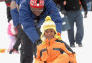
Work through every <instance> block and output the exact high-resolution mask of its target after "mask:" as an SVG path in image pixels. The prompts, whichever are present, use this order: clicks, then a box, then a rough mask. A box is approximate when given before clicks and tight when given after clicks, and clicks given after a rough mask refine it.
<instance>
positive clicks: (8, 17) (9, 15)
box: [7, 7, 12, 22]
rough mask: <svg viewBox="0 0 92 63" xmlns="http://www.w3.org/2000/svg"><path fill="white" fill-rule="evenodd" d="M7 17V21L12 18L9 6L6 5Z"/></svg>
mask: <svg viewBox="0 0 92 63" xmlns="http://www.w3.org/2000/svg"><path fill="white" fill-rule="evenodd" d="M7 19H8V22H9V21H10V20H11V19H12V17H11V14H10V7H7Z"/></svg>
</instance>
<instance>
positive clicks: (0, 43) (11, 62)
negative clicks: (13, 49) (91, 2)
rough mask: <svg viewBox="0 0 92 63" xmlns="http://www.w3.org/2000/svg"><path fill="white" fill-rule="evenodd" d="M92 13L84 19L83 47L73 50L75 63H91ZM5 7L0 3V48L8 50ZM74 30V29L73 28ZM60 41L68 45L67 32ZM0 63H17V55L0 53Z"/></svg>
mask: <svg viewBox="0 0 92 63" xmlns="http://www.w3.org/2000/svg"><path fill="white" fill-rule="evenodd" d="M91 20H92V12H88V17H87V18H84V21H83V22H84V34H85V35H84V38H83V47H81V48H80V47H78V46H77V45H76V47H75V48H73V50H74V51H75V52H76V58H77V63H92V60H91V58H92V50H91V48H92V42H91V41H92V40H91V39H92V36H91V35H92V28H91V27H92V21H91ZM7 25H8V23H7V17H6V5H5V3H4V2H2V3H0V48H6V49H7V48H8V45H9V40H8V36H7ZM75 28H76V27H75ZM62 39H63V40H64V41H66V42H67V43H68V44H69V42H68V38H67V32H66V31H65V32H63V33H62ZM0 63H19V54H8V53H7V51H6V53H0Z"/></svg>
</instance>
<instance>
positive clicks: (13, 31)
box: [8, 20, 17, 52]
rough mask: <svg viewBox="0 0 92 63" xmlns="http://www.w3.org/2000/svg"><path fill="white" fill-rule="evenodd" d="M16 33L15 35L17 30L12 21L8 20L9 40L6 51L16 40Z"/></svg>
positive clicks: (9, 49)
mask: <svg viewBox="0 0 92 63" xmlns="http://www.w3.org/2000/svg"><path fill="white" fill-rule="evenodd" d="M16 35H17V30H16V29H15V28H14V25H13V21H12V20H10V21H9V24H8V36H9V40H10V44H9V48H8V52H10V51H11V50H12V49H13V45H14V44H15V42H16Z"/></svg>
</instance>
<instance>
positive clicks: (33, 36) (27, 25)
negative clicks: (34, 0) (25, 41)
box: [19, 1, 40, 43]
mask: <svg viewBox="0 0 92 63" xmlns="http://www.w3.org/2000/svg"><path fill="white" fill-rule="evenodd" d="M31 15H32V13H31V12H30V7H29V6H28V4H27V2H26V1H25V2H24V3H22V4H21V7H20V10H19V16H20V19H19V20H20V23H21V24H22V25H23V30H24V32H25V33H26V34H27V35H28V37H29V39H30V40H31V41H32V42H33V43H34V42H35V41H36V40H38V39H40V36H39V34H38V32H37V30H36V28H35V26H34V20H33V18H32V16H31Z"/></svg>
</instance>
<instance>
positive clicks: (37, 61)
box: [34, 46, 44, 63]
mask: <svg viewBox="0 0 92 63" xmlns="http://www.w3.org/2000/svg"><path fill="white" fill-rule="evenodd" d="M40 52H41V51H40V50H39V47H38V46H37V54H36V57H35V62H34V63H44V62H43V61H41V57H40Z"/></svg>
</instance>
